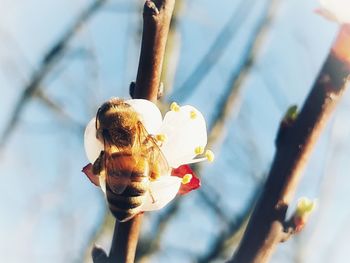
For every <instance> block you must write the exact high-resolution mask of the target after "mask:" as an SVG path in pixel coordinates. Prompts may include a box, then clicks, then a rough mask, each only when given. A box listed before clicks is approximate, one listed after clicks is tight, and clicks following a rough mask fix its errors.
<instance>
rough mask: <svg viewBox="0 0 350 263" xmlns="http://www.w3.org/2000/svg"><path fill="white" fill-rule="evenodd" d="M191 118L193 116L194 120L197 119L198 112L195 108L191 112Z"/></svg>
mask: <svg viewBox="0 0 350 263" xmlns="http://www.w3.org/2000/svg"><path fill="white" fill-rule="evenodd" d="M190 118H191V119H192V120H194V119H196V118H197V112H196V111H194V110H192V111H191V112H190Z"/></svg>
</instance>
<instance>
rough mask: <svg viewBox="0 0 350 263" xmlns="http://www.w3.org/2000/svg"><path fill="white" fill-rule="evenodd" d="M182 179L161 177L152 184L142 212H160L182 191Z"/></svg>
mask: <svg viewBox="0 0 350 263" xmlns="http://www.w3.org/2000/svg"><path fill="white" fill-rule="evenodd" d="M181 181H182V179H181V178H179V177H176V176H169V175H167V176H161V177H160V178H159V179H158V180H156V181H153V182H151V183H150V188H149V191H148V192H147V193H146V199H145V202H144V203H143V205H142V207H141V211H153V210H159V209H161V208H163V207H164V206H166V205H167V204H168V203H169V202H170V201H171V200H173V199H174V198H175V196H176V194H177V192H178V191H179V189H180V186H181Z"/></svg>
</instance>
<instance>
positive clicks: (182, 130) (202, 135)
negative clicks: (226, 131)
mask: <svg viewBox="0 0 350 263" xmlns="http://www.w3.org/2000/svg"><path fill="white" fill-rule="evenodd" d="M191 112H192V113H194V114H195V115H196V117H195V118H191ZM159 133H161V134H165V136H166V141H165V142H164V143H163V145H162V147H161V150H162V152H163V154H164V156H165V157H166V159H167V161H168V163H169V165H170V167H173V168H176V167H178V166H180V165H182V164H186V163H188V162H189V161H191V160H192V159H193V158H194V157H195V156H196V154H195V149H196V148H197V147H199V146H200V147H203V148H204V147H205V146H206V144H207V129H206V124H205V119H204V118H203V115H202V114H201V113H200V112H199V111H198V110H197V109H196V108H194V107H192V106H188V105H187V106H183V107H180V111H177V112H176V111H169V112H167V114H166V115H165V117H164V120H163V124H162V127H161V128H160V132H159Z"/></svg>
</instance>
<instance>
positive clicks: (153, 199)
mask: <svg viewBox="0 0 350 263" xmlns="http://www.w3.org/2000/svg"><path fill="white" fill-rule="evenodd" d="M148 192H149V195H150V196H151V199H152V204H154V203H155V202H156V199H155V198H154V196H153V194H152V190H151V189H149V190H148Z"/></svg>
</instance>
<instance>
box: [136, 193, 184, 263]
mask: <svg viewBox="0 0 350 263" xmlns="http://www.w3.org/2000/svg"><path fill="white" fill-rule="evenodd" d="M179 208H180V201H179V199H177V200H175V201H173V202H171V203H170V204H169V205H168V207H167V210H166V211H165V212H164V213H163V214H162V215H160V216H159V217H158V218H157V220H156V222H155V223H154V225H155V226H156V227H155V229H154V231H152V232H153V233H154V234H153V235H151V236H150V237H148V238H144V239H142V240H141V241H140V250H138V251H137V254H136V261H137V262H143V261H144V260H145V259H146V258H149V257H150V256H151V255H152V254H154V253H155V252H157V251H158V250H159V248H160V245H161V241H162V236H163V234H164V231H165V229H166V227H167V225H168V224H169V222H170V219H171V218H172V217H173V216H174V215H176V213H177V212H178V211H179Z"/></svg>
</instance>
